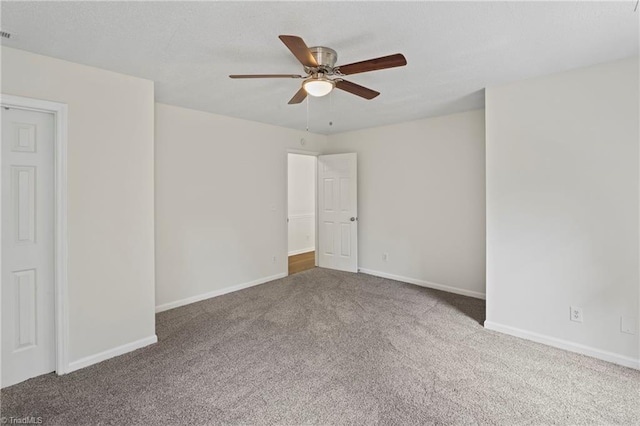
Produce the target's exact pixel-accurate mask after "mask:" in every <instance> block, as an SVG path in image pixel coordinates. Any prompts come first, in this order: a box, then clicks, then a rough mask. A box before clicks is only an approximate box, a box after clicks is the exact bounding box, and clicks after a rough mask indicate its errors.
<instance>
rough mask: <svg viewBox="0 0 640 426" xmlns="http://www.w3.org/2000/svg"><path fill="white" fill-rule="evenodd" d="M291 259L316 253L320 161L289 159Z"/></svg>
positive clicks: (299, 157) (307, 157)
mask: <svg viewBox="0 0 640 426" xmlns="http://www.w3.org/2000/svg"><path fill="white" fill-rule="evenodd" d="M288 158H289V161H288V173H287V181H288V185H287V186H288V191H287V194H288V205H289V213H288V215H289V255H294V254H299V253H306V252H309V251H313V250H315V246H316V241H315V235H316V219H315V218H316V161H317V159H316V157H314V156H310V155H300V154H289V156H288Z"/></svg>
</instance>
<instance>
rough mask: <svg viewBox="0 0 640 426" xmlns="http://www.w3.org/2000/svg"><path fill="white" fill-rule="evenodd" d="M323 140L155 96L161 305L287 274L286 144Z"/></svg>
mask: <svg viewBox="0 0 640 426" xmlns="http://www.w3.org/2000/svg"><path fill="white" fill-rule="evenodd" d="M291 108H296V107H295V106H294V107H291ZM302 138H304V139H305V140H306V145H305V146H304V147H302V146H301V145H300V139H302ZM325 142H326V137H325V136H321V135H314V134H310V133H307V132H301V131H296V130H290V129H285V128H282V127H276V126H272V125H267V124H262V123H257V122H252V121H246V120H240V119H235V118H230V117H225V116H220V115H216V114H210V113H205V112H200V111H195V110H190V109H185V108H179V107H174V106H169V105H163V104H156V151H155V153H156V157H155V158H156V305H157V306H158V309H159V310H163V309H168V308H171V307H175V306H179V305H181V304H184V303H188V302H192V301H195V300H198V299H199V298H203V297H206V296H212V295H214V294H220V293H223V292H226V291H229V290H230V289H236V288H238V287H242V286H244V285H248V284H251V283H255V282H262V281H265V280H270V279H274V278H277V277H280V276H284V275H286V273H287V209H286V206H287V198H286V193H287V149H288V148H297V149H305V150H309V151H322V149H323V148H324V144H325ZM273 256H275V257H276V261H275V262H273Z"/></svg>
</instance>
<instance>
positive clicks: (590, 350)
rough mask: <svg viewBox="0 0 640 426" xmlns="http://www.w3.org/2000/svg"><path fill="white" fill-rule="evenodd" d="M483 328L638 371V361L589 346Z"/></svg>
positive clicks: (496, 327) (501, 327)
mask: <svg viewBox="0 0 640 426" xmlns="http://www.w3.org/2000/svg"><path fill="white" fill-rule="evenodd" d="M484 327H485V328H486V329H487V330H493V331H497V332H499V333H504V334H508V335H510V336H515V337H520V338H521V339H526V340H531V341H533V342H537V343H542V344H544V345H548V346H553V347H554V348H559V349H564V350H566V351H570V352H576V353H579V354H582V355H587V356H590V357H593V358H597V359H601V360H603V361H608V362H612V363H614V364H618V365H622V366H624V367H630V368H635V369H638V370H640V359H634V358H631V357H628V356H625V355H620V354H616V353H613V352H608V351H603V350H601V349H596V348H594V347H591V346H586V345H581V344H579V343H573V342H570V341H568V340H564V339H557V338H555V337H550V336H545V335H543V334H538V333H534V332H532V331H526V330H522V329H520V328H515V327H509V326H507V325H502V324H497V323H495V322H491V321H485V322H484Z"/></svg>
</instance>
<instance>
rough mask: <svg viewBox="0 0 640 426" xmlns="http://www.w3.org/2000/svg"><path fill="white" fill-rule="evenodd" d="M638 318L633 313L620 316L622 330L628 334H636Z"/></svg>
mask: <svg viewBox="0 0 640 426" xmlns="http://www.w3.org/2000/svg"><path fill="white" fill-rule="evenodd" d="M637 321H638V320H637V319H636V317H634V316H633V315H622V316H621V317H620V332H621V333H626V334H636V324H637Z"/></svg>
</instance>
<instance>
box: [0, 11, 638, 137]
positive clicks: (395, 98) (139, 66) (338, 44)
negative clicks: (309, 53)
mask: <svg viewBox="0 0 640 426" xmlns="http://www.w3.org/2000/svg"><path fill="white" fill-rule="evenodd" d="M634 6H635V1H632V0H628V1H621V2H611V1H607V2H545V1H541V2H526V3H525V2H464V3H462V2H446V3H444V2H410V3H397V2H324V3H321V2H298V3H290V2H277V3H271V2H255V3H253V2H252V3H248V2H225V3H212V2H162V3H160V2H28V3H27V2H7V1H4V2H2V5H1V8H2V9H1V10H2V18H1V25H2V29H3V30H5V31H9V32H12V33H15V35H16V36H15V38H14V39H11V40H9V41H5V40H3V44H4V45H6V46H11V47H16V48H19V49H24V50H28V51H31V52H36V53H41V54H44V55H50V56H54V57H57V58H62V59H66V60H69V61H73V62H78V63H82V64H87V65H92V66H96V67H100V68H104V69H108V70H113V71H117V72H121V73H125V74H130V75H134V76H138V77H144V78H147V79H151V80H154V81H155V82H156V86H155V87H156V100H157V101H159V102H164V103H168V104H172V105H179V106H184V107H188V108H194V109H199V110H203V111H209V112H213V113H218V114H224V115H228V116H232V117H239V118H244V119H248V120H255V121H260V122H264V123H271V124H275V125H279V126H285V127H290V128H295V129H304V128H305V127H306V123H307V104H306V103H302V104H300V105H287V102H288V100H289V99H290V98H291V96H293V94H294V93H295V92H296V91H297V90H298V88H299V85H300V80H293V79H291V80H290V79H277V80H276V79H274V80H231V79H229V78H228V77H227V75H228V74H250V73H295V74H298V73H301V72H302V68H301V66H300V64H299V63H298V62H297V61H296V59H295V58H294V57H293V56H292V55H291V53H290V52H289V51H288V50H287V48H286V47H285V46H284V45H283V44H282V43H281V42H280V40H278V35H279V34H294V35H299V36H301V37H302V38H303V39H304V40H305V41H306V42H307V45H309V46H314V45H323V46H328V47H331V48H333V49H335V50H337V51H338V64H345V63H350V62H356V61H361V60H365V59H369V58H373V57H378V56H383V55H388V54H392V53H398V52H400V53H404V55H405V56H406V58H407V61H408V65H407V66H406V67H402V68H395V69H389V70H383V71H374V72H370V73H367V74H357V75H353V76H350V77H349V78H348V79H349V80H350V81H353V82H355V83H358V84H361V85H364V86H367V87H370V88H372V89H374V90H377V91H379V92H381V93H382V94H381V95H380V96H379V97H377V98H375V99H374V100H371V101H367V100H364V99H361V98H359V97H356V96H353V95H350V94H348V93H346V92H342V91H340V90H336V91H334V92H333V93H332V95H331V96H327V97H325V98H319V99H318V98H313V99H311V100H310V103H309V105H308V107H309V117H310V118H309V130H310V131H313V132H316V133H337V132H343V131H348V130H354V129H360V128H365V127H373V126H379V125H383V124H391V123H397V122H402V121H409V120H414V119H419V118H424V117H429V116H435V115H442V114H447V113H452V112H459V111H466V110H470V109H474V108H481V107H483V106H484V88H485V87H489V86H492V85H497V84H502V83H506V82H509V81H514V80H520V79H523V78H528V77H533V76H537V75H543V74H549V73H553V72H558V71H563V70H567V69H571V68H576V67H581V66H586V65H591V64H596V63H600V62H606V61H610V60H615V59H620V58H624V57H629V56H636V55H638V12H635V13H634V11H633V9H634ZM329 121H332V122H333V126H330V125H329Z"/></svg>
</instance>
